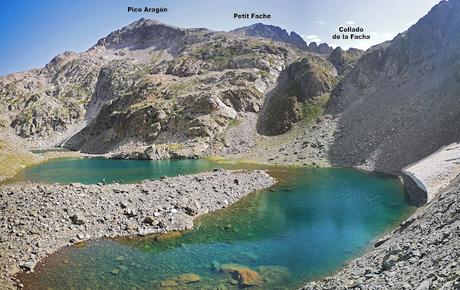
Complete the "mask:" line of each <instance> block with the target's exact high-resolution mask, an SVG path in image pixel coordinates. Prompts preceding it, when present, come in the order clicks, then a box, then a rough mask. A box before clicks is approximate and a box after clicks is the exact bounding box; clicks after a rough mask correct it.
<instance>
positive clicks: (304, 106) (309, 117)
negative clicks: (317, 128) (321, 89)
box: [300, 93, 331, 123]
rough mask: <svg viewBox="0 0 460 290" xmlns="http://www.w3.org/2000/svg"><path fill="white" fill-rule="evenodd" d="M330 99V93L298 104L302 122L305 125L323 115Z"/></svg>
mask: <svg viewBox="0 0 460 290" xmlns="http://www.w3.org/2000/svg"><path fill="white" fill-rule="evenodd" d="M330 97H331V94H330V93H325V94H322V95H319V96H317V97H314V98H313V99H309V100H307V101H305V102H304V103H300V105H301V108H300V110H301V112H302V120H303V121H304V122H306V123H311V122H312V121H315V120H316V119H317V118H318V117H320V116H321V115H322V114H324V111H325V110H326V104H327V102H328V101H329V99H330Z"/></svg>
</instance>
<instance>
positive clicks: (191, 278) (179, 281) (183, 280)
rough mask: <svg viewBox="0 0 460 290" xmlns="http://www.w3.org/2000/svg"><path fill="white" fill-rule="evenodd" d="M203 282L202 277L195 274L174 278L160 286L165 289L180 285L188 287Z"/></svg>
mask: <svg viewBox="0 0 460 290" xmlns="http://www.w3.org/2000/svg"><path fill="white" fill-rule="evenodd" d="M200 280H201V277H200V276H198V275H197V274H195V273H185V274H182V275H179V276H177V277H172V278H168V279H166V280H164V281H163V282H161V283H160V286H161V287H163V288H167V287H177V286H180V285H186V284H191V283H196V282H199V281H200Z"/></svg>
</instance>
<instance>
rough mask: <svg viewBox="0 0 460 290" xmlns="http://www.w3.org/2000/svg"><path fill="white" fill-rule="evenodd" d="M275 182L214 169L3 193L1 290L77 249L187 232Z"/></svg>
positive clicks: (29, 186)
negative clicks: (102, 241) (65, 250)
mask: <svg viewBox="0 0 460 290" xmlns="http://www.w3.org/2000/svg"><path fill="white" fill-rule="evenodd" d="M274 183H275V179H274V178H272V177H270V176H269V175H268V174H267V173H266V172H265V171H227V170H217V169H216V170H214V171H213V172H207V173H201V174H197V175H190V176H177V177H171V178H166V177H165V178H162V179H160V180H155V181H143V182H141V183H138V184H125V185H122V184H110V185H83V184H70V185H60V184H54V185H50V184H36V183H17V184H12V185H5V186H2V187H0V201H1V202H0V208H1V211H2V215H1V216H0V229H1V230H0V285H2V289H3V287H5V288H6V289H15V287H17V286H19V287H20V286H21V285H20V284H19V283H20V282H19V281H15V280H14V279H13V277H12V276H13V275H14V274H15V273H17V272H19V271H21V270H22V271H33V268H34V267H35V265H36V263H37V262H38V261H39V260H40V259H42V258H43V257H45V256H46V255H49V254H51V253H53V252H54V251H56V250H58V249H60V248H62V247H65V246H69V245H72V244H74V243H77V242H81V241H85V240H90V239H97V238H109V237H117V236H129V235H148V234H161V233H166V232H169V231H180V230H186V229H190V228H191V227H192V226H193V219H194V218H195V217H197V216H198V215H200V214H204V213H209V212H213V211H215V210H217V209H220V208H224V207H227V206H228V205H230V204H232V203H234V202H236V201H237V200H239V199H240V198H242V197H243V196H245V195H247V194H249V193H250V192H253V191H257V190H261V189H264V188H267V187H269V186H271V185H273V184H274Z"/></svg>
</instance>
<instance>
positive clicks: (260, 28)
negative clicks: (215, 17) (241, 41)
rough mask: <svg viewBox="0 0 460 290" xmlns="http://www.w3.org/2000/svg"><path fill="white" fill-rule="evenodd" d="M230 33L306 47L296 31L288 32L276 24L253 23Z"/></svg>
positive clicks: (301, 47)
mask: <svg viewBox="0 0 460 290" xmlns="http://www.w3.org/2000/svg"><path fill="white" fill-rule="evenodd" d="M230 32H231V33H236V34H242V35H247V36H256V37H264V38H269V39H273V40H275V41H282V42H285V43H290V44H292V45H295V46H297V47H298V48H300V49H306V48H307V47H308V46H307V43H306V42H305V41H304V40H303V39H302V37H300V36H299V35H298V34H297V33H295V32H294V31H292V32H291V33H290V34H289V33H288V32H287V31H286V29H283V28H281V27H278V26H274V25H270V24H263V23H255V24H252V25H249V26H244V27H241V28H237V29H235V30H232V31H230Z"/></svg>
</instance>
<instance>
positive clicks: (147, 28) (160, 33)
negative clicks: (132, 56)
mask: <svg viewBox="0 0 460 290" xmlns="http://www.w3.org/2000/svg"><path fill="white" fill-rule="evenodd" d="M185 33H186V29H183V28H179V27H175V26H172V25H168V24H164V23H162V22H160V21H158V20H155V19H146V18H141V19H139V20H136V21H134V22H132V23H131V24H129V25H128V26H125V27H123V28H121V29H118V30H116V31H114V32H112V33H110V34H109V35H108V36H106V37H104V38H102V39H100V40H99V41H98V42H97V44H96V47H105V48H109V49H119V48H125V47H129V48H131V49H141V48H145V47H149V46H159V45H161V44H164V43H171V42H174V41H177V40H178V39H179V38H182V37H183V36H184V35H185Z"/></svg>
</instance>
